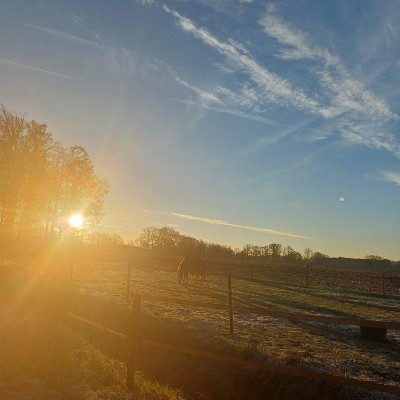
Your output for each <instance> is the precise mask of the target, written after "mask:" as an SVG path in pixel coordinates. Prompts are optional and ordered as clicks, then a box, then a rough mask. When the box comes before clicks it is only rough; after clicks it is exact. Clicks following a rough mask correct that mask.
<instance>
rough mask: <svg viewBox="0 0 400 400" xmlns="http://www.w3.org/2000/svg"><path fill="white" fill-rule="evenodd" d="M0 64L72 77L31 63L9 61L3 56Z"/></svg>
mask: <svg viewBox="0 0 400 400" xmlns="http://www.w3.org/2000/svg"><path fill="white" fill-rule="evenodd" d="M0 64H3V65H6V66H8V67H15V68H20V69H25V70H29V71H35V72H41V73H43V74H48V75H52V76H55V77H57V78H64V79H72V78H71V77H70V76H68V75H64V74H60V73H58V72H53V71H49V70H47V69H43V68H37V67H33V66H32V65H27V64H21V63H18V62H15V61H11V60H5V59H4V58H0Z"/></svg>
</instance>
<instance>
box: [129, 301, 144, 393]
mask: <svg viewBox="0 0 400 400" xmlns="http://www.w3.org/2000/svg"><path fill="white" fill-rule="evenodd" d="M140 306H141V299H140V296H139V295H137V294H136V295H134V296H133V299H132V314H131V321H130V326H129V332H128V361H127V366H126V385H127V386H128V388H129V389H130V390H133V389H134V388H135V371H136V361H137V349H138V344H139V323H140Z"/></svg>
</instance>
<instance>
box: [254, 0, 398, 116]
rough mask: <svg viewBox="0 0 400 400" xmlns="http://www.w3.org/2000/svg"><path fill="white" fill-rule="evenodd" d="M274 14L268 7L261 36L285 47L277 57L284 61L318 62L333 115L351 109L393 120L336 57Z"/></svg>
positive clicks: (386, 108)
mask: <svg viewBox="0 0 400 400" xmlns="http://www.w3.org/2000/svg"><path fill="white" fill-rule="evenodd" d="M276 11H277V10H276V7H275V6H274V5H273V4H269V5H268V6H267V11H266V13H265V15H264V16H263V17H262V18H261V20H260V24H261V25H262V26H263V28H264V31H265V33H267V34H268V35H269V36H271V37H274V38H275V39H276V40H278V42H279V43H280V44H282V45H283V46H285V47H283V48H281V49H280V50H279V53H278V56H279V57H280V58H282V59H286V60H300V59H310V60H314V61H315V62H319V63H320V64H319V69H317V70H316V71H317V76H318V77H319V81H320V84H321V85H322V86H323V87H325V88H327V89H328V90H330V91H331V92H332V94H333V95H334V96H333V99H332V101H331V106H332V107H333V108H334V109H335V110H336V113H338V114H339V113H342V112H345V111H349V110H352V111H356V112H360V113H364V114H367V115H370V116H373V117H380V118H386V119H387V118H396V117H397V116H396V115H395V114H394V113H393V112H392V111H391V110H390V107H389V106H388V105H387V104H386V103H385V102H384V101H383V100H382V99H380V98H378V97H377V96H376V95H374V94H373V93H372V92H371V91H369V90H368V89H367V88H366V87H365V85H364V84H363V83H362V82H360V81H358V80H356V79H354V78H352V77H351V74H350V73H349V71H348V70H347V68H346V66H345V65H344V63H343V61H342V60H341V59H340V57H338V56H336V55H334V54H332V53H331V52H330V51H329V50H328V49H326V48H323V47H321V46H318V45H317V44H315V43H314V42H313V40H312V39H311V38H310V37H309V36H308V35H307V34H306V33H305V32H303V31H301V30H299V29H296V28H295V27H293V26H291V25H290V24H289V23H287V22H285V21H284V20H283V19H282V18H281V17H280V16H278V15H277V12H276ZM321 64H322V65H321ZM324 111H325V113H326V112H327V110H323V109H322V115H324ZM329 112H330V113H333V109H332V108H330V110H329ZM324 116H329V114H325V115H324Z"/></svg>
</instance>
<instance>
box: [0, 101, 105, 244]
mask: <svg viewBox="0 0 400 400" xmlns="http://www.w3.org/2000/svg"><path fill="white" fill-rule="evenodd" d="M107 191H108V184H107V182H106V181H105V180H103V179H100V178H98V177H97V176H96V174H95V172H94V166H93V163H92V161H91V160H90V157H89V155H88V153H87V151H86V150H85V149H84V148H83V147H81V146H73V147H70V148H64V147H62V146H61V145H60V144H59V143H57V142H56V141H55V140H54V138H53V136H52V134H51V133H50V132H48V130H47V126H46V125H45V124H41V123H38V122H36V121H30V122H29V121H27V120H26V118H25V116H23V115H21V114H14V113H12V112H10V111H9V110H7V109H6V108H5V107H4V106H1V107H0V233H1V239H2V240H1V243H2V245H3V248H4V246H5V245H6V243H7V242H9V241H12V240H13V239H15V238H16V237H17V236H18V238H19V239H23V238H25V237H27V236H29V235H30V234H32V233H39V234H42V235H46V236H54V235H55V234H58V235H59V236H61V235H62V233H63V231H64V229H65V222H66V220H67V218H68V216H69V214H70V213H71V212H76V211H79V212H81V213H82V214H83V215H84V217H85V219H86V220H87V221H88V222H90V223H91V224H95V223H97V222H98V221H99V219H100V218H101V216H102V211H103V200H104V196H105V194H106V193H107ZM63 222H64V224H63Z"/></svg>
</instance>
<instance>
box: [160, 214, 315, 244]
mask: <svg viewBox="0 0 400 400" xmlns="http://www.w3.org/2000/svg"><path fill="white" fill-rule="evenodd" d="M166 214H169V215H172V216H175V217H178V218H183V219H186V220H190V221H197V222H204V223H206V224H212V225H223V226H228V227H232V228H240V229H246V230H249V231H255V232H262V233H269V234H272V235H278V236H287V237H292V238H298V239H314V238H313V237H310V236H305V235H302V234H296V233H291V232H284V231H280V230H276V229H272V228H263V227H259V226H252V225H243V224H236V223H233V222H228V221H224V220H221V219H214V218H207V217H196V216H193V215H188V214H180V213H174V212H169V213H166Z"/></svg>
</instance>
